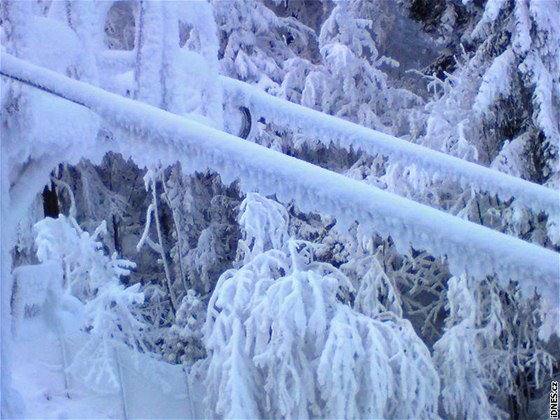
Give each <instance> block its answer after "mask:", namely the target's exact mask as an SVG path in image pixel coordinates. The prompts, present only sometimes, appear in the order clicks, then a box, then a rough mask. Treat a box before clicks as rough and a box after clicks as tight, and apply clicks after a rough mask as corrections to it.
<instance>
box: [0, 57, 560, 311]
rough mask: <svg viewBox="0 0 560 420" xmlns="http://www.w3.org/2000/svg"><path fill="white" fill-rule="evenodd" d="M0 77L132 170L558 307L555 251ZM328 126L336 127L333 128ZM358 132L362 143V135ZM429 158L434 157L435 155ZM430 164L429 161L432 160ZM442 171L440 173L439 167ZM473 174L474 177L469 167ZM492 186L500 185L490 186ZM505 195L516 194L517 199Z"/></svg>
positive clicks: (6, 68) (254, 150)
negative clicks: (157, 171)
mask: <svg viewBox="0 0 560 420" xmlns="http://www.w3.org/2000/svg"><path fill="white" fill-rule="evenodd" d="M0 71H1V73H2V74H4V75H8V76H10V77H12V78H16V79H18V80H20V81H22V82H24V83H27V84H31V85H34V86H36V87H39V88H41V89H43V90H46V91H48V92H50V93H52V94H55V95H57V96H60V97H63V98H66V99H67V100H70V101H72V102H75V103H78V104H81V105H83V106H85V107H87V108H89V109H91V110H93V111H94V112H96V113H97V114H98V115H100V116H101V117H102V118H103V119H104V122H105V123H106V124H108V125H110V126H111V127H112V128H113V129H114V130H115V133H116V134H117V135H118V134H119V133H121V134H122V135H120V136H119V139H118V141H116V142H114V143H111V144H110V145H108V147H109V148H111V149H112V150H115V151H119V152H122V153H124V154H128V155H131V156H132V157H134V158H135V160H137V162H138V163H140V164H149V163H151V162H154V160H158V159H159V160H161V161H162V162H163V163H168V164H171V163H174V162H175V161H177V160H180V161H181V162H182V163H183V164H184V165H183V167H184V168H186V170H190V171H196V170H205V169H207V168H210V169H212V170H215V171H217V172H218V173H220V175H221V176H222V178H223V179H224V180H225V181H226V182H230V181H233V180H234V179H239V180H240V182H241V188H242V189H243V190H244V191H247V192H250V191H252V190H254V189H258V190H259V191H260V192H261V193H264V194H276V195H277V196H278V198H279V199H280V200H281V201H283V202H289V201H290V200H294V201H295V202H296V203H297V204H298V205H299V207H300V208H301V209H302V210H304V211H319V212H323V213H328V214H332V215H334V216H335V217H337V220H338V221H339V222H341V223H343V224H349V223H352V222H353V221H359V222H360V223H361V224H362V226H363V227H364V228H365V229H366V231H368V232H377V233H380V234H381V235H391V237H392V238H393V239H394V241H395V243H396V244H397V246H398V247H399V248H400V249H401V250H403V251H406V249H407V248H408V247H409V246H414V247H415V248H417V249H424V250H426V251H428V252H430V253H431V254H433V255H436V256H446V257H447V258H448V261H449V265H450V268H451V271H452V273H453V274H455V275H460V274H462V273H463V272H465V271H467V270H468V272H469V274H471V275H473V276H475V277H481V276H484V275H488V274H496V275H497V276H498V277H499V278H500V279H501V280H502V281H503V282H505V283H507V282H508V281H509V280H510V279H513V280H517V281H519V282H520V286H521V288H522V289H523V291H524V292H525V293H526V294H527V295H530V294H531V293H532V292H533V291H534V290H535V289H537V290H539V292H540V293H541V294H542V295H543V296H544V299H545V302H546V306H547V307H548V308H555V307H556V306H557V305H556V299H557V296H558V293H559V290H558V283H559V277H560V255H559V254H558V253H556V252H554V251H551V250H547V249H545V248H542V247H539V246H536V245H533V244H530V243H527V242H524V241H522V240H520V239H517V238H514V237H511V236H508V235H504V234H502V233H499V232H496V231H493V230H491V229H488V228H486V227H484V226H480V225H476V224H474V223H470V222H468V221H465V220H462V219H459V218H457V217H453V216H451V215H448V214H446V213H444V212H441V211H438V210H435V209H432V208H430V207H427V206H424V205H421V204H418V203H416V202H414V201H411V200H407V199H405V198H402V197H399V196H396V195H394V194H391V193H388V192H386V191H383V190H380V189H378V188H375V187H373V186H370V185H366V184H364V183H361V182H358V181H354V180H351V179H349V178H347V177H344V176H342V175H339V174H336V173H333V172H331V171H328V170H325V169H322V168H320V167H317V166H315V165H312V164H309V163H307V162H304V161H301V160H298V159H295V158H292V157H289V156H286V155H283V154H281V153H278V152H275V151H273V150H270V149H267V148H265V147H262V146H259V145H256V144H253V143H250V142H247V141H244V140H242V139H240V138H237V137H235V136H232V135H229V134H226V133H224V132H222V131H219V130H216V129H214V128H211V127H208V126H205V125H202V124H200V123H197V122H195V121H192V120H190V119H188V118H184V117H181V116H178V115H175V114H171V113H169V112H166V111H163V110H161V109H159V108H156V107H152V106H149V105H146V104H143V103H139V102H137V101H133V100H130V99H127V98H124V97H122V96H119V95H116V94H112V93H109V92H107V91H104V90H102V89H99V88H96V87H93V86H91V85H88V84H85V83H82V82H79V81H76V80H73V79H70V78H68V77H65V76H63V75H61V74H59V73H55V72H52V71H49V70H46V69H44V68H41V67H38V66H35V65H32V64H30V63H27V62H25V61H22V60H20V59H17V58H15V57H12V56H10V55H7V54H2V60H1V65H0ZM264 102H266V101H264ZM262 105H263V108H264V107H265V106H271V105H270V104H268V105H267V104H265V103H263V104H262ZM289 106H290V107H291V106H292V105H289ZM265 110H266V109H265ZM307 111H309V112H311V113H312V114H310V117H309V118H310V119H312V118H316V116H315V114H314V113H315V111H312V110H307ZM263 112H264V111H263ZM271 112H272V111H271ZM320 115H323V114H320ZM294 118H296V117H294ZM297 118H301V116H300V117H297ZM297 118H296V119H297ZM329 118H330V117H326V116H325V119H326V120H327V121H328V127H332V129H333V130H337V128H336V124H334V122H333V121H332V120H330V119H329ZM336 121H337V124H338V121H339V120H336ZM348 124H350V123H348ZM351 126H352V128H353V129H355V130H356V132H357V133H360V132H362V131H361V129H362V128H361V127H359V126H355V125H354V124H351ZM364 130H366V132H367V133H369V132H370V131H371V130H367V129H364ZM335 132H336V131H335ZM364 133H365V132H364ZM391 141H393V140H391ZM382 143H383V144H389V139H384V140H383V141H382ZM399 144H400V143H399ZM410 146H411V147H412V146H413V145H410ZM387 147H388V148H390V147H389V146H387ZM416 147H418V146H414V148H413V149H410V148H409V147H408V146H405V145H402V144H400V145H399V148H398V150H400V152H399V153H401V154H402V156H408V158H409V159H413V158H414V156H416V151H417V149H416ZM411 150H412V151H411ZM433 153H436V154H437V156H438V157H439V155H440V154H439V153H437V152H433ZM443 156H445V155H443ZM61 159H63V157H61ZM433 160H438V159H435V157H434V158H433ZM444 162H449V160H444ZM453 162H454V160H453ZM460 162H462V161H460ZM436 163H437V162H436ZM462 163H464V164H465V165H466V166H464V168H466V169H463V170H464V172H465V173H467V172H468V170H469V168H470V166H469V165H472V164H467V162H462ZM445 165H447V166H445ZM450 165H451V164H450V163H445V164H444V166H445V167H449V166H450ZM473 166H474V167H475V168H477V170H478V169H480V167H479V166H477V165H473ZM449 170H451V169H449ZM479 172H480V173H482V174H483V175H481V177H482V178H481V179H487V182H488V183H489V185H491V184H492V182H491V181H492V180H491V179H490V178H491V177H490V175H492V176H494V175H495V174H498V175H500V174H499V173H497V172H495V171H492V170H486V169H484V170H482V169H480V171H479ZM506 178H507V181H504V183H505V184H504V185H506V186H505V187H503V188H505V190H504V191H506V190H507V191H508V194H511V193H515V194H519V195H520V196H524V197H525V198H524V199H525V200H528V202H530V201H531V200H532V199H533V200H534V201H535V202H540V203H541V204H542V203H545V204H543V206H544V207H546V208H548V209H549V210H550V209H551V211H554V206H556V205H557V203H555V202H554V200H555V199H556V196H555V194H554V192H550V193H549V191H550V190H547V189H546V188H543V187H538V186H533V185H532V184H530V183H526V182H525V181H521V180H516V181H515V182H513V181H511V180H512V179H514V178H511V177H507V176H506ZM474 181H476V179H474ZM517 181H519V182H517ZM485 182H486V181H485ZM496 184H497V185H498V184H499V185H501V184H500V183H499V182H498V181H496ZM526 184H529V186H526ZM508 185H509V187H508ZM511 185H520V187H519V189H516V188H517V187H515V186H514V187H511ZM508 188H510V189H509V190H508ZM511 188H513V190H512V189H511ZM525 190H527V191H529V196H528V197H529V198H528V197H527V196H525V195H524V194H526V193H527V191H525ZM543 190H544V192H542V191H543ZM531 191H532V192H531ZM539 191H540V192H542V194H541V193H540V192H539ZM530 194H533V196H531V195H530ZM535 194H536V196H539V197H536V196H535ZM552 195H554V199H553V198H552ZM541 196H542V197H541ZM531 197H532V198H531ZM543 197H544V198H543ZM553 319H555V317H553Z"/></svg>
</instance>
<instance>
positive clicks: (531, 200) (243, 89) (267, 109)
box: [220, 76, 560, 218]
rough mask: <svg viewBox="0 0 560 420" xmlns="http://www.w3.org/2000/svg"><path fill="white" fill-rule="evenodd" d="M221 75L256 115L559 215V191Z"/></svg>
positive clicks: (234, 96) (232, 93)
mask: <svg viewBox="0 0 560 420" xmlns="http://www.w3.org/2000/svg"><path fill="white" fill-rule="evenodd" d="M220 79H221V82H222V86H223V88H224V92H225V94H226V96H227V97H229V98H230V100H231V101H232V102H234V104H235V105H237V106H245V107H248V108H249V109H250V110H251V112H252V113H253V114H254V118H264V119H266V121H269V122H272V123H275V124H277V125H278V126H280V127H283V128H291V129H295V130H297V131H299V132H301V133H303V134H305V135H308V136H310V137H313V138H316V139H318V140H319V141H321V142H323V143H325V144H326V145H328V144H329V143H330V142H333V144H335V145H336V146H339V147H343V148H345V149H346V150H349V149H350V148H353V150H361V151H363V152H366V153H368V154H371V155H377V154H381V155H385V156H389V157H390V158H394V159H396V160H397V161H401V162H403V163H405V164H414V165H416V166H417V167H419V168H421V169H423V170H425V171H426V172H427V173H428V174H430V175H431V176H435V177H437V178H439V179H450V180H454V181H457V182H460V183H461V184H462V185H468V186H469V187H474V188H475V189H477V190H479V191H482V192H489V193H492V194H496V195H498V196H499V197H500V198H502V199H503V200H508V199H509V198H511V197H513V198H514V199H515V200H516V201H517V202H519V203H520V204H521V205H523V206H526V207H527V208H530V209H532V210H534V211H536V212H541V211H542V212H545V213H547V214H548V215H549V217H552V218H558V217H560V198H559V192H558V191H554V190H552V189H550V188H546V187H543V186H541V185H538V184H534V183H532V182H529V181H525V180H523V179H521V178H516V177H513V176H510V175H507V174H505V173H503V172H499V171H496V170H494V169H490V168H487V167H485V166H481V165H477V164H475V163H472V162H468V161H466V160H463V159H459V158H456V157H454V156H451V155H447V154H445V153H441V152H438V151H435V150H433V149H430V148H427V147H423V146H419V145H417V144H414V143H410V142H408V141H406V140H402V139H399V138H397V137H393V136H390V135H388V134H384V133H381V132H379V131H375V130H371V129H369V128H366V127H362V126H360V125H358V124H354V123H352V122H349V121H346V120H343V119H341V118H337V117H333V116H331V115H327V114H324V113H322V112H319V111H315V110H313V109H311V108H307V107H304V106H302V105H298V104H295V103H292V102H289V101H287V100H284V99H280V98H276V97H274V96H272V95H269V94H267V93H265V92H263V91H262V90H260V89H258V88H255V87H254V86H251V85H249V84H247V83H244V82H241V81H239V80H235V79H231V78H229V77H225V76H221V77H220Z"/></svg>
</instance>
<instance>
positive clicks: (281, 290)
mask: <svg viewBox="0 0 560 420" xmlns="http://www.w3.org/2000/svg"><path fill="white" fill-rule="evenodd" d="M242 209H243V212H245V213H242V215H241V220H242V221H243V222H242V223H243V224H244V226H245V229H244V232H245V233H244V234H245V235H246V236H245V239H244V242H246V243H248V244H250V246H252V249H253V250H255V251H256V250H258V249H260V247H261V246H262V245H261V244H268V245H266V246H267V247H270V246H271V245H272V244H276V245H280V247H279V249H268V250H267V249H266V248H263V249H262V251H261V252H260V253H258V254H252V256H251V257H250V259H246V260H245V262H244V263H243V265H242V267H241V268H239V269H238V270H230V271H227V272H226V273H224V274H223V275H222V276H221V277H220V280H219V282H218V285H217V286H216V291H215V292H214V294H213V295H212V298H211V300H210V302H209V308H208V315H207V319H206V325H205V342H206V346H207V350H208V351H209V356H210V359H209V370H208V376H207V386H208V389H209V390H214V391H213V392H211V393H210V394H209V395H208V402H209V406H210V407H213V413H214V415H220V416H226V417H235V416H240V415H248V413H249V415H254V416H288V417H294V416H305V417H309V416H318V417H354V416H357V417H386V416H395V417H415V416H421V417H422V416H432V415H435V413H436V412H437V398H438V394H439V392H438V389H439V379H438V377H437V374H436V372H435V370H434V367H433V366H432V362H431V359H430V356H429V352H428V351H427V349H426V348H425V347H424V345H423V344H422V342H421V341H420V340H419V339H418V338H417V337H416V335H415V333H414V332H413V330H412V328H411V326H410V324H409V323H407V322H406V321H403V320H402V319H399V318H398V317H395V316H392V315H389V313H386V312H383V311H379V312H377V311H376V312H375V313H374V314H372V315H373V318H372V317H370V316H367V315H362V314H359V313H358V312H355V311H354V310H352V309H351V308H350V307H349V306H348V305H346V304H344V303H343V301H341V300H339V299H342V298H341V296H344V295H346V293H347V292H348V291H351V290H353V286H352V285H351V283H350V281H349V280H348V278H347V277H346V276H345V275H344V274H343V273H342V272H341V271H339V270H337V269H336V268H335V267H333V266H332V265H330V264H327V263H321V262H316V261H314V257H313V248H314V247H313V246H312V244H310V243H308V242H304V241H294V240H289V241H287V240H286V239H287V236H286V235H287V220H286V218H285V217H278V216H281V215H282V213H283V211H282V210H281V209H280V208H278V207H277V205H276V204H274V202H270V200H267V199H264V198H263V197H260V196H258V195H254V194H253V195H251V196H248V198H247V199H246V202H245V203H244V205H243V206H242ZM247 212H250V213H251V214H252V216H253V217H251V218H247V217H246V215H247ZM255 245H256V246H255ZM373 304H375V303H373ZM368 315H369V314H368ZM404 331H406V333H403V332H404ZM317 361H318V364H317ZM401 375H404V376H401ZM398 378H400V379H398ZM401 379H402V381H403V382H402V383H401V382H400V380H401ZM405 384H407V386H405ZM262 389H263V390H264V392H263V391H259V390H262ZM404 390H408V391H404ZM401 392H410V393H411V394H410V396H406V395H401ZM401 398H412V399H413V400H414V401H415V403H414V404H411V405H410V406H407V407H403V406H402V404H399V403H398V401H399V400H400V399H401ZM407 410H412V411H407Z"/></svg>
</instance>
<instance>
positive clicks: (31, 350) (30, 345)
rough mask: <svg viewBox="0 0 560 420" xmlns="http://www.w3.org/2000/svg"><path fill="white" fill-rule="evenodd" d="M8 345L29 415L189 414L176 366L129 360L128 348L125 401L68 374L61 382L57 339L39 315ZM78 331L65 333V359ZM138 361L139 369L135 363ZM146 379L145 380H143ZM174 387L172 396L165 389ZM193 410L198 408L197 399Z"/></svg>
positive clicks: (75, 346) (77, 341)
mask: <svg viewBox="0 0 560 420" xmlns="http://www.w3.org/2000/svg"><path fill="white" fill-rule="evenodd" d="M25 324H26V325H24V326H23V327H24V328H22V329H21V330H20V331H19V335H18V338H17V340H16V341H15V342H14V346H13V367H12V369H13V385H14V387H15V388H16V389H17V390H18V391H19V392H20V394H21V396H22V398H23V400H24V403H25V408H26V418H29V419H36V418H41V419H47V418H48V419H51V418H52V419H54V418H56V419H93V418H95V419H111V418H124V412H125V409H126V411H127V414H128V416H127V417H128V418H190V417H193V416H191V415H190V413H191V408H190V407H191V406H190V402H189V399H188V395H187V387H186V380H185V379H186V375H185V374H184V372H183V371H182V370H181V368H180V367H179V366H174V365H168V364H166V363H163V362H156V361H153V360H152V359H150V358H148V357H147V356H141V360H140V361H139V363H138V361H136V363H134V362H133V361H132V358H130V357H127V350H126V349H121V350H120V351H119V355H120V357H119V358H120V360H121V361H122V372H123V382H124V384H125V394H126V397H125V400H126V408H125V405H124V404H123V399H122V397H121V394H120V392H119V393H116V394H115V393H113V394H108V395H100V394H99V393H96V392H93V391H92V390H91V389H88V388H87V387H86V386H84V385H82V384H80V383H79V382H77V381H76V380H75V379H74V378H72V377H68V381H69V386H68V391H67V390H66V386H65V375H64V370H63V366H64V357H63V351H62V346H61V340H60V339H59V338H58V337H57V336H56V335H55V334H53V333H45V332H44V331H45V328H44V326H43V325H42V321H41V320H40V319H38V320H37V319H36V320H33V321H27V322H26V323H25ZM83 339H84V336H83V335H81V334H77V335H74V336H71V337H66V338H64V343H65V348H66V355H67V363H68V361H71V359H72V357H73V355H74V354H75V353H76V352H77V350H78V349H79V348H80V346H81V344H82V343H83V341H84V340H83ZM139 366H142V370H143V373H139V371H138V369H137V367H139ZM147 378H148V379H147ZM170 390H173V395H171V394H170V393H169V391H170ZM196 408H197V411H199V410H200V408H201V407H199V405H198V404H197V406H196Z"/></svg>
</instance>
